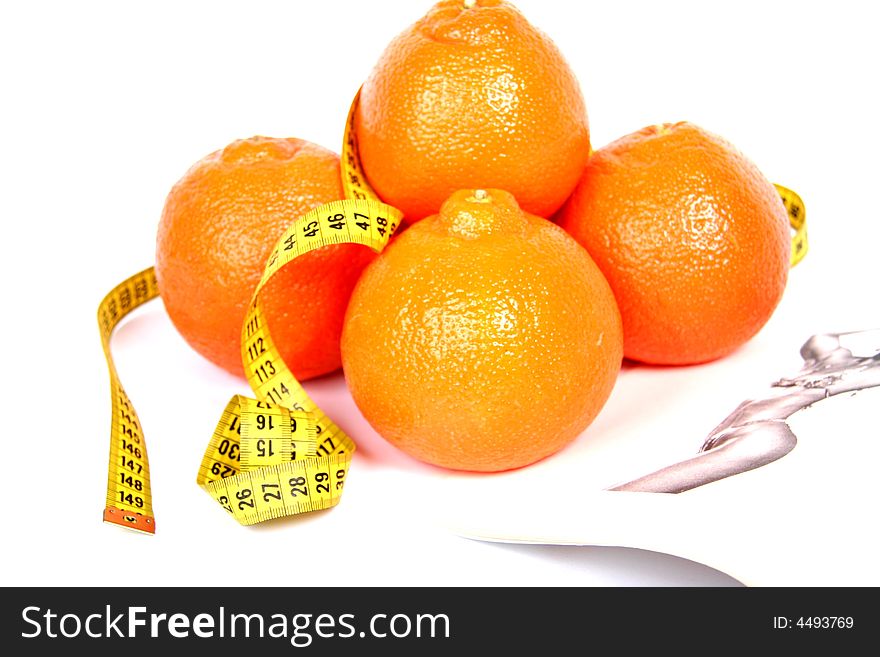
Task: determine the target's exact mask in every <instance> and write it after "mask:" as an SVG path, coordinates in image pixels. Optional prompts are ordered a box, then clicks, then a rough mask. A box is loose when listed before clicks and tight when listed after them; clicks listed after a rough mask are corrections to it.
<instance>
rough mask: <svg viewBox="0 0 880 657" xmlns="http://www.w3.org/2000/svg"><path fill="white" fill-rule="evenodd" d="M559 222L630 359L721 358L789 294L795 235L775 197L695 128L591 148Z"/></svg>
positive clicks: (726, 148)
mask: <svg viewBox="0 0 880 657" xmlns="http://www.w3.org/2000/svg"><path fill="white" fill-rule="evenodd" d="M558 221H559V223H560V225H561V226H562V227H563V228H565V229H566V230H567V231H568V232H569V233H571V234H572V235H573V236H574V238H575V239H576V240H577V241H578V242H580V243H581V244H583V245H584V246H585V247H586V248H587V250H588V251H589V252H590V254H591V255H592V256H593V258H594V259H595V260H596V264H598V265H599V268H600V269H601V270H602V272H603V273H604V274H605V277H606V278H607V279H608V282H609V283H610V284H611V288H612V289H613V290H614V295H615V297H616V298H617V302H618V305H619V306H620V313H621V315H622V317H623V334H624V353H625V355H626V356H627V357H628V358H632V359H635V360H640V361H644V362H646V363H655V364H662V365H685V364H690V363H700V362H704V361H709V360H713V359H715V358H719V357H720V356H724V355H725V354H727V353H730V352H731V351H733V350H734V349H736V348H737V347H738V346H740V345H741V344H743V343H744V342H746V341H747V340H748V339H750V338H751V337H752V336H754V335H755V334H756V333H757V332H758V331H759V330H760V329H761V327H762V326H764V324H765V323H766V322H767V320H768V319H769V318H770V315H771V314H772V313H773V310H774V309H775V308H776V306H777V304H778V303H779V300H780V298H781V297H782V292H783V290H784V288H785V283H786V278H787V276H788V268H789V257H790V251H791V246H790V241H791V238H790V236H789V226H788V220H787V216H786V212H785V208H784V206H783V205H782V201H781V200H780V198H779V194H778V193H777V192H776V190H775V189H774V187H773V185H772V184H771V183H770V182H768V181H767V179H766V178H764V176H763V175H762V174H761V172H760V171H759V170H758V169H757V167H755V165H754V164H752V162H751V161H749V160H748V159H747V158H746V157H745V156H744V155H742V154H741V153H740V152H739V151H737V150H736V148H734V147H733V146H732V145H731V144H730V143H728V142H727V141H725V140H723V139H722V138H721V137H718V136H716V135H714V134H711V133H709V132H707V131H705V130H703V129H701V128H699V127H697V126H695V125H693V124H690V123H676V124H664V125H660V126H652V127H649V128H645V129H643V130H640V131H638V132H635V133H633V134H631V135H628V136H626V137H623V138H622V139H619V140H618V141H615V142H614V143H612V144H610V145H608V146H606V147H605V148H602V149H600V150H598V151H596V152H595V153H593V155H592V157H591V158H590V162H589V164H588V165H587V168H586V170H585V171H584V175H583V177H582V178H581V181H580V183H579V184H578V187H577V189H576V190H575V191H574V193H573V194H572V196H571V198H570V199H569V200H568V202H567V203H566V205H565V206H564V207H563V209H562V210H561V212H560V213H559V216H558Z"/></svg>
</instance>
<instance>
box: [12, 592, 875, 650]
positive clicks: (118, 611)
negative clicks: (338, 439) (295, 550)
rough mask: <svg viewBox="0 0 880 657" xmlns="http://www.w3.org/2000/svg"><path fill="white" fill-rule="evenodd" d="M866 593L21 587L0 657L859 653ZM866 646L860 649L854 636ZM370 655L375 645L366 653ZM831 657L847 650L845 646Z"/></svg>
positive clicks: (868, 615)
mask: <svg viewBox="0 0 880 657" xmlns="http://www.w3.org/2000/svg"><path fill="white" fill-rule="evenodd" d="M874 595H875V591H873V590H868V589H684V588H682V589H660V588H655V589H582V588H570V589H569V588H562V589H548V588H533V589H529V588H515V589H514V588H511V589H503V588H502V589H459V588H430V589H428V588H381V589H366V588H353V589H351V588H350V589H345V588H308V589H298V588H269V589H260V588H188V589H165V588H138V589H108V588H82V589H73V588H53V589H40V588H21V589H5V590H4V595H3V602H2V620H0V622H2V628H3V639H2V640H3V646H4V647H14V648H15V650H14V651H12V652H8V648H6V650H4V652H5V653H6V654H15V655H20V654H25V651H27V650H29V649H30V650H37V651H38V652H37V653H36V654H56V653H57V654H60V653H61V651H62V650H69V649H74V650H80V649H82V650H83V651H85V652H84V653H83V654H89V655H105V654H106V655H122V656H126V655H139V654H144V655H148V654H157V653H156V651H157V650H162V649H165V648H172V649H173V648H182V649H184V650H186V649H193V648H194V649H196V650H198V651H199V653H198V654H203V653H202V651H205V650H207V651H210V652H211V653H212V654H241V655H248V656H249V657H250V656H251V655H253V654H254V653H253V652H245V651H248V650H257V651H259V653H257V654H259V655H262V654H266V655H270V654H271V655H280V654H296V653H298V652H305V653H307V654H314V655H324V654H327V655H338V654H354V653H360V652H362V651H365V650H366V651H369V654H372V653H373V652H376V654H383V655H385V654H390V655H395V654H401V655H404V654H405V655H412V654H419V655H422V654H428V655H434V654H438V655H439V654H450V653H451V651H452V650H459V649H463V648H472V649H480V648H488V649H491V652H492V653H493V654H497V651H509V652H510V654H517V655H519V654H525V653H527V652H529V651H537V650H544V651H546V650H547V649H565V650H566V651H571V650H575V651H577V652H579V653H581V652H582V653H587V652H588V651H592V650H598V649H600V647H601V646H605V647H611V648H612V649H613V650H614V651H616V652H619V653H620V654H629V653H631V652H634V651H636V650H644V649H645V648H648V649H652V650H659V651H662V652H663V653H666V652H673V653H675V654H691V653H692V652H693V653H696V652H703V653H704V652H705V651H706V650H711V649H715V648H722V647H723V648H724V649H725V652H727V651H729V650H730V649H733V648H750V649H755V648H770V647H781V648H786V647H788V648H795V647H801V646H809V647H811V648H812V649H814V650H815V649H818V648H822V647H827V648H831V649H834V650H841V649H843V650H846V649H848V648H850V647H852V648H855V646H857V645H859V646H864V645H872V643H873V642H871V641H870V639H871V638H873V637H874V636H875V635H876V632H877V629H876V628H877V621H878V611H877V605H876V603H874V602H873V601H874V599H875V598H874ZM866 639H868V643H865V640H866ZM378 651H381V653H379V652H378ZM843 654H852V653H850V652H846V653H843Z"/></svg>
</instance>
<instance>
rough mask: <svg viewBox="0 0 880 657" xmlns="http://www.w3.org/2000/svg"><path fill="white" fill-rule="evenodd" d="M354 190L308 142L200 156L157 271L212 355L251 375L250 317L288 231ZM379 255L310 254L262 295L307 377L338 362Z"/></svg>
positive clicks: (179, 322) (186, 332)
mask: <svg viewBox="0 0 880 657" xmlns="http://www.w3.org/2000/svg"><path fill="white" fill-rule="evenodd" d="M342 197H343V191H342V185H341V182H340V174H339V158H338V157H337V156H336V155H335V154H334V153H332V152H330V151H328V150H326V149H324V148H321V147H320V146H317V145H315V144H311V143H309V142H307V141H302V140H300V139H276V138H270V137H253V138H251V139H244V140H239V141H235V142H233V143H232V144H230V145H229V146H227V147H226V148H224V149H223V150H220V151H217V152H215V153H212V154H211V155H208V156H207V157H205V158H204V159H202V160H200V161H199V162H197V163H196V164H195V165H194V166H193V167H192V168H191V169H190V170H189V171H187V172H186V174H185V175H184V176H183V178H182V179H181V180H180V181H178V182H177V184H175V185H174V187H173V189H172V190H171V193H170V194H169V195H168V198H167V200H166V202H165V208H164V210H163V212H162V219H161V222H160V224H159V237H158V243H157V247H156V277H157V279H158V283H159V290H160V292H161V294H162V299H163V301H164V302H165V307H166V308H167V310H168V314H169V316H170V317H171V320H172V322H173V323H174V325H175V326H176V327H177V329H178V331H179V332H180V333H181V335H183V337H184V338H185V339H186V340H187V342H189V344H190V345H192V347H193V348H194V349H195V350H196V351H198V352H199V353H200V354H202V355H203V356H204V357H205V358H207V359H208V360H210V361H211V362H213V363H215V364H217V365H219V366H220V367H222V368H224V369H226V370H228V371H229V372H232V373H233V374H238V375H243V374H244V369H243V367H242V364H241V347H240V343H241V325H242V322H243V320H244V316H245V309H246V307H247V304H248V302H249V301H250V299H251V295H252V294H253V292H254V289H255V288H256V286H257V283H258V282H259V280H260V277H261V276H262V273H263V268H264V266H265V264H266V260H267V259H268V257H269V254H270V252H271V251H272V248H273V247H274V246H275V242H276V241H277V240H278V239H279V237H280V236H281V235H282V233H283V232H284V229H285V228H286V227H287V226H288V225H289V224H290V223H291V222H293V221H294V220H295V219H297V218H298V217H299V216H301V215H303V214H305V213H306V212H308V211H309V210H311V209H312V208H314V207H316V206H318V205H321V204H323V203H328V202H330V201H333V200H336V199H340V198H342ZM373 257H374V254H372V252H370V250H369V249H365V248H363V247H362V246H358V245H353V244H347V245H334V246H328V247H324V248H322V249H319V250H317V251H312V252H310V253H306V254H305V255H303V256H301V257H299V258H297V259H296V260H294V261H293V262H292V263H291V264H289V265H288V266H287V267H285V268H284V269H282V270H281V271H280V272H279V273H278V274H276V275H275V277H274V278H273V279H272V280H271V281H270V282H269V283H268V284H267V286H266V287H265V288H264V291H263V293H262V294H261V300H262V305H263V309H264V311H265V312H266V316H267V320H268V322H269V327H270V329H271V332H272V337H273V338H274V339H275V342H276V344H277V346H278V348H279V350H280V352H281V356H282V357H283V358H284V360H285V362H286V363H287V364H288V366H290V368H291V371H292V372H293V374H294V375H295V376H296V377H297V378H299V379H308V378H310V377H314V376H318V375H320V374H325V373H327V372H331V371H333V370H335V369H337V368H339V366H340V364H341V360H340V354H339V338H340V335H341V333H342V320H343V318H344V316H345V308H346V306H347V304H348V298H349V296H350V295H351V291H352V289H353V288H354V284H355V282H356V281H357V278H358V276H360V273H361V271H362V270H363V268H364V267H365V266H366V265H367V263H369V262H370V260H371V259H372V258H373Z"/></svg>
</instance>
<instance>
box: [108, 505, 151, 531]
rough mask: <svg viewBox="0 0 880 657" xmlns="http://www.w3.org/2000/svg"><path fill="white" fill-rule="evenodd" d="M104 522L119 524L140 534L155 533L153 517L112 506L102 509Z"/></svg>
mask: <svg viewBox="0 0 880 657" xmlns="http://www.w3.org/2000/svg"><path fill="white" fill-rule="evenodd" d="M104 522H106V523H109V524H111V525H119V526H120V527H125V528H126V529H131V530H132V531H136V532H140V533H142V534H150V535H153V534H155V533H156V521H155V520H154V519H153V518H150V517H149V516H145V515H143V514H140V513H132V512H130V511H123V510H122V509H117V508H114V507H112V506H108V507H107V508H105V509H104Z"/></svg>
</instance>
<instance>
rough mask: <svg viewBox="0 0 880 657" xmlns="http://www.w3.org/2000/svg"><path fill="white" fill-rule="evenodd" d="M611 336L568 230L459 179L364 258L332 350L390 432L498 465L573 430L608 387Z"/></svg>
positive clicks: (611, 325)
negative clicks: (439, 201)
mask: <svg viewBox="0 0 880 657" xmlns="http://www.w3.org/2000/svg"><path fill="white" fill-rule="evenodd" d="M622 346H623V345H622V334H621V323H620V315H619V313H618V311H617V306H616V305H615V302H614V297H613V295H612V293H611V290H610V288H609V287H608V283H607V282H606V281H605V279H604V278H603V277H602V274H601V273H600V272H599V269H598V268H597V267H596V265H595V264H594V263H593V261H592V260H591V259H590V256H589V254H587V252H586V251H585V250H584V249H583V248H581V247H580V246H579V245H578V244H577V242H575V241H574V240H573V239H571V238H570V237H569V236H568V235H567V234H566V233H565V232H564V231H563V230H562V229H560V228H559V227H558V226H556V225H555V224H552V223H550V222H549V221H546V220H544V219H541V218H539V217H536V216H533V215H530V214H527V213H525V212H523V211H522V210H521V209H520V208H519V206H518V205H517V203H516V201H515V200H514V197H513V196H511V195H510V194H509V193H507V192H504V191H500V190H496V189H490V190H486V191H484V190H476V191H475V190H464V191H459V192H456V193H455V194H453V195H452V196H451V197H450V198H449V199H448V200H447V201H446V202H445V203H444V204H443V206H442V207H441V209H440V213H439V215H435V216H432V217H429V218H427V219H424V220H423V221H420V222H418V223H416V224H414V225H413V226H411V227H410V228H409V229H407V231H406V232H404V233H403V234H401V235H400V236H399V237H397V238H396V239H395V241H393V242H392V243H391V244H390V245H389V246H388V247H387V248H386V249H385V251H384V252H383V253H382V254H381V255H380V256H379V257H378V258H377V259H376V260H375V262H373V263H372V264H371V265H370V266H369V267H367V269H366V270H365V271H364V274H363V276H362V277H361V279H360V281H358V284H357V286H356V287H355V291H354V294H353V295H352V298H351V303H350V305H349V308H348V312H347V314H346V318H345V327H344V329H343V333H342V362H343V371H344V372H345V377H346V380H347V382H348V386H349V389H350V390H351V394H352V397H353V398H354V401H355V402H356V403H357V406H358V408H360V410H361V411H362V412H363V414H364V416H365V417H366V419H367V421H368V422H369V423H370V424H371V425H372V426H373V428H374V429H376V431H377V432H378V433H379V434H380V435H382V436H383V437H385V438H386V439H387V440H389V441H390V442H391V443H393V444H394V445H396V446H397V447H399V448H400V449H402V450H403V451H405V452H407V453H408V454H410V455H412V456H414V457H416V458H418V459H421V460H423V461H427V462H428V463H433V464H435V465H439V466H444V467H447V468H454V469H460V470H475V471H497V470H507V469H510V468H517V467H520V466H524V465H528V464H529V463H532V462H534V461H537V460H539V459H541V458H544V457H545V456H548V455H550V454H553V453H554V452H556V451H557V450H559V449H561V448H562V447H563V446H564V445H566V444H567V443H569V442H570V441H572V440H573V439H574V438H575V437H576V436H578V434H580V433H581V432H582V431H583V430H584V429H585V428H586V427H587V425H589V424H590V422H591V421H592V420H593V418H594V417H595V416H596V414H597V413H598V412H599V410H600V409H601V408H602V406H603V404H604V403H605V401H606V399H607V398H608V395H609V394H610V392H611V388H612V386H613V384H614V381H615V378H616V375H617V373H618V371H619V368H620V363H621V359H622Z"/></svg>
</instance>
